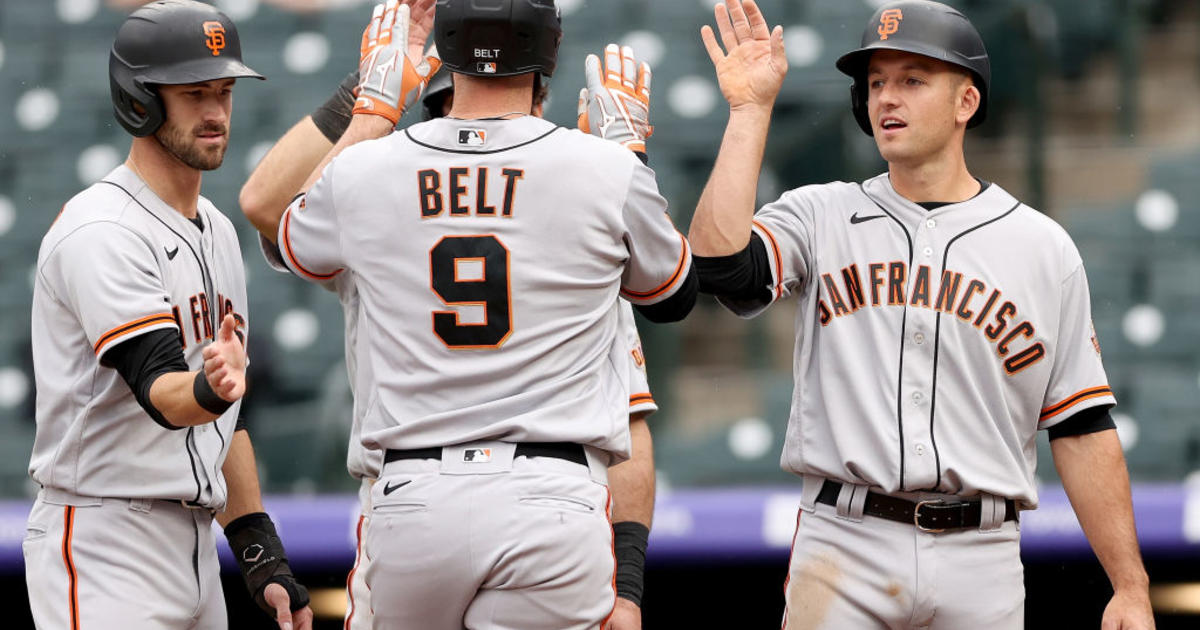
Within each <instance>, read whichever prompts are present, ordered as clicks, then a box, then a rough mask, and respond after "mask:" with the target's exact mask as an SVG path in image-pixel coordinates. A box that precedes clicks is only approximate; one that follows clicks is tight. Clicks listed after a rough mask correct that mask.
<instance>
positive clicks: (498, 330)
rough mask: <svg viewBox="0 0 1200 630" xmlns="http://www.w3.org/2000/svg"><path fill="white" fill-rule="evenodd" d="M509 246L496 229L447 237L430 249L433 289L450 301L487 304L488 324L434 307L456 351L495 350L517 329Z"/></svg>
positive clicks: (440, 329) (441, 333) (436, 322)
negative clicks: (466, 320) (468, 321)
mask: <svg viewBox="0 0 1200 630" xmlns="http://www.w3.org/2000/svg"><path fill="white" fill-rule="evenodd" d="M508 267H509V257H508V248H507V247H505V246H504V243H501V242H500V239H498V238H496V237H495V236H492V235H490V234H486V235H473V236H447V237H445V238H443V239H442V240H440V241H438V243H437V245H434V246H433V249H431V250H429V268H430V271H431V275H430V277H431V282H432V288H433V292H434V293H436V294H437V296H438V298H439V299H441V300H442V302H443V303H445V304H446V306H482V307H483V311H484V317H483V322H482V323H471V324H464V323H461V322H460V321H459V319H460V315H461V314H460V313H459V312H458V311H434V312H433V332H434V334H436V335H437V336H438V337H439V338H440V339H441V340H442V343H445V344H446V346H448V347H450V348H451V349H455V350H494V349H496V348H499V347H500V346H502V345H504V342H505V341H506V340H508V337H509V335H511V334H512V300H511V297H512V295H511V294H512V291H511V286H510V284H509V280H508Z"/></svg>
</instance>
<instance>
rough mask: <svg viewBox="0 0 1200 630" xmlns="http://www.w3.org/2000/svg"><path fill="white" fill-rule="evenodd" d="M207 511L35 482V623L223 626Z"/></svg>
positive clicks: (75, 628) (106, 629)
mask: <svg viewBox="0 0 1200 630" xmlns="http://www.w3.org/2000/svg"><path fill="white" fill-rule="evenodd" d="M212 521H213V517H212V513H211V512H209V511H208V510H195V509H189V508H186V507H184V506H183V505H181V504H179V503H174V502H169V501H164V500H158V499H110V498H95V497H81V496H77V495H71V494H67V493H63V492H61V491H56V490H53V489H45V488H44V489H42V490H41V492H39V493H38V498H37V501H36V502H35V503H34V505H33V509H32V511H31V512H30V514H29V521H28V523H27V525H26V531H25V540H24V542H23V544H22V548H23V551H24V554H25V582H26V584H27V586H28V589H29V606H30V608H31V609H32V611H33V620H34V624H35V626H36V627H37V628H38V629H39V630H60V629H61V630H79V629H81V628H82V629H84V630H128V629H130V628H137V630H181V629H186V630H224V629H225V628H226V626H227V624H228V621H227V618H226V614H225V597H224V594H223V593H222V592H221V579H220V567H219V566H218V564H217V549H216V541H215V540H214V536H213V531H212Z"/></svg>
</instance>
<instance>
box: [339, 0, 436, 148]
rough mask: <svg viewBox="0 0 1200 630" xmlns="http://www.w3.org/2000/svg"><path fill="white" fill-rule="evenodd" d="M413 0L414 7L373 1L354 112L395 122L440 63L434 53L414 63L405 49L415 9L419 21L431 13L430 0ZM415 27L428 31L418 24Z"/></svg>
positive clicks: (408, 41)
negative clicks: (373, 9)
mask: <svg viewBox="0 0 1200 630" xmlns="http://www.w3.org/2000/svg"><path fill="white" fill-rule="evenodd" d="M412 1H413V3H414V5H415V7H416V8H415V9H414V8H413V7H410V6H409V5H408V4H407V3H405V4H401V3H400V2H398V0H387V2H386V3H385V4H378V5H375V11H374V13H373V14H372V15H371V23H370V24H368V25H367V28H366V30H365V31H363V38H362V47H361V49H360V61H359V64H358V76H359V83H358V88H357V93H358V99H357V100H356V101H355V102H354V113H355V114H372V115H375V116H382V117H384V118H386V119H388V120H389V121H391V123H392V124H393V125H394V124H396V123H397V122H399V120H400V117H401V116H403V115H404V112H405V111H406V110H407V109H408V107H409V106H410V105H412V104H413V103H415V102H417V101H418V100H419V99H420V98H421V93H422V92H423V91H424V90H425V86H426V85H427V84H428V83H429V79H430V78H431V77H432V76H433V75H434V73H435V72H437V71H438V68H440V67H441V65H442V62H441V60H440V59H438V58H437V56H436V55H431V56H428V57H425V58H424V59H423V60H421V61H420V63H419V65H415V66H414V65H413V62H412V60H411V59H410V58H409V56H408V54H407V52H406V50H407V49H408V48H409V47H410V46H411V44H412V42H410V40H409V31H410V27H411V26H412V22H411V21H410V20H411V19H412V17H414V16H413V13H414V11H415V12H416V13H419V14H420V16H419V17H418V18H417V19H418V20H421V21H425V20H427V19H428V18H427V17H426V16H428V15H432V6H431V5H432V2H433V0H412ZM414 30H415V31H417V32H420V31H421V30H424V32H425V33H426V34H428V30H427V29H422V28H421V25H420V24H418V28H417V29H414ZM417 49H418V50H419V49H420V46H418V47H417Z"/></svg>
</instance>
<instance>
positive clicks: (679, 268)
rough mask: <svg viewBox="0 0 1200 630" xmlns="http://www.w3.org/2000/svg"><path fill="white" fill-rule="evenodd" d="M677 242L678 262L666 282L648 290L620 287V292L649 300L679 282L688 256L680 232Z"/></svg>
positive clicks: (685, 241) (686, 246)
mask: <svg viewBox="0 0 1200 630" xmlns="http://www.w3.org/2000/svg"><path fill="white" fill-rule="evenodd" d="M679 242H680V245H681V247H680V249H679V263H678V264H676V265H675V273H673V274H671V277H670V278H669V279H668V280H667V281H666V282H664V283H663V284H661V285H659V286H658V287H656V288H654V289H651V290H649V291H644V292H643V291H630V290H628V289H621V293H622V294H623V295H626V296H628V297H631V298H633V299H635V300H651V299H654V298H656V297H658V296H660V295H662V294H664V293H666V292H667V291H670V290H671V288H673V287H674V286H675V284H676V283H678V282H679V279H680V278H682V277H683V271H684V270H685V269H687V262H688V259H689V258H690V257H689V256H688V245H687V238H685V237H684V236H683V235H682V234H680V235H679Z"/></svg>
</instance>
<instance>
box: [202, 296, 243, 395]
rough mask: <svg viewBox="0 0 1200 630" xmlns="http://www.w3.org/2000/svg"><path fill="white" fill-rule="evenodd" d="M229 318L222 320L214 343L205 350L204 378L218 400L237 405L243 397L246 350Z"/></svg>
mask: <svg viewBox="0 0 1200 630" xmlns="http://www.w3.org/2000/svg"><path fill="white" fill-rule="evenodd" d="M236 332H237V320H236V319H235V318H234V317H233V315H232V314H229V315H226V316H225V319H223V320H221V330H220V331H218V332H217V339H216V341H213V342H212V343H210V344H208V345H207V346H205V347H204V350H203V353H202V354H203V356H204V377H205V378H206V379H208V385H209V387H211V388H212V390H213V391H214V392H216V394H217V396H220V397H221V400H224V401H225V402H236V401H237V400H239V399H240V398H241V397H242V396H243V395H244V394H245V393H246V348H245V346H243V345H242V340H241V339H239V338H238V336H237V334H236Z"/></svg>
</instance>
